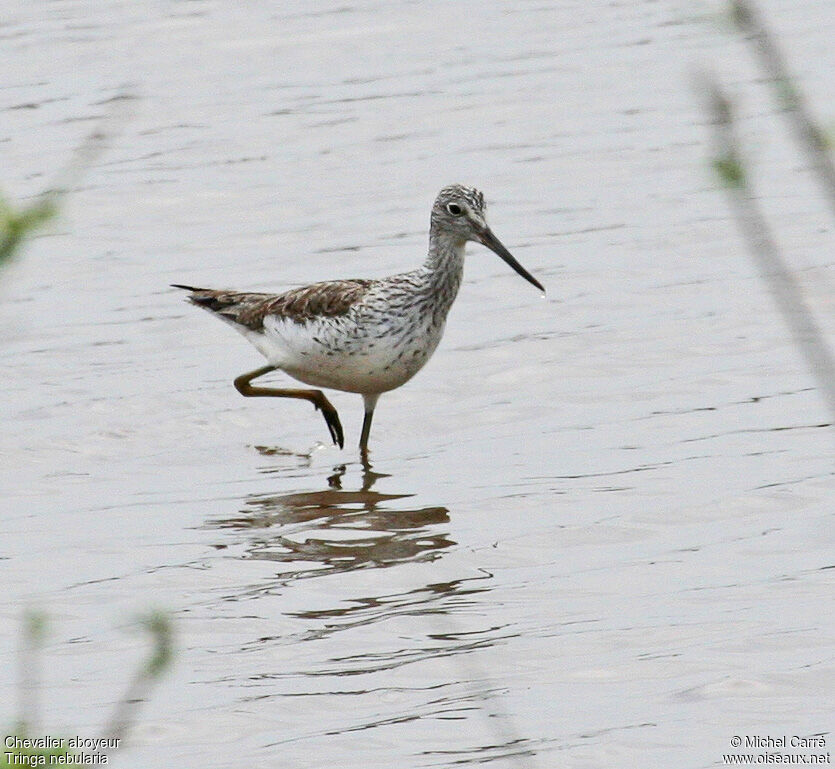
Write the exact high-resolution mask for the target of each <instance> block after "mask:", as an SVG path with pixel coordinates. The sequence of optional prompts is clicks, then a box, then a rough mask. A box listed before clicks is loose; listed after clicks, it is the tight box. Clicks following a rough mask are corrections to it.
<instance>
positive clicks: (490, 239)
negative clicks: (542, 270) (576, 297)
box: [478, 227, 545, 293]
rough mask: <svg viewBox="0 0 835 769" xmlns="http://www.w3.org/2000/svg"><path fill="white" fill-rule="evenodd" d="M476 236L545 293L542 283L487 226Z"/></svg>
mask: <svg viewBox="0 0 835 769" xmlns="http://www.w3.org/2000/svg"><path fill="white" fill-rule="evenodd" d="M478 238H479V240H480V241H481V243H482V244H483V245H485V246H487V248H489V249H490V250H491V251H492V252H493V253H494V254H497V255H498V256H500V257H501V258H502V259H504V260H505V261H506V262H507V263H508V264H509V265H510V266H511V267H512V268H513V269H514V270H516V272H517V273H518V274H519V275H521V276H522V277H523V278H524V279H525V280H526V281H528V283H532V284H533V285H534V286H536V287H537V288H538V289H539V290H540V291H542V293H545V289H544V288H543V287H542V284H541V283H540V282H539V281H538V280H537V279H536V278H535V277H534V276H533V275H531V274H530V273H529V272H528V271H527V270H526V269H525V268H524V267H523V266H522V265H521V264H519V262H517V261H516V260H515V259H514V258H513V254H511V253H510V251H508V250H507V249H506V248H505V247H504V246H503V245H502V242H501V241H500V240H499V239H498V238H497V237H496V236H495V235H494V234H493V231H492V230H491V229H490V228H489V227H485V228H484V229H483V230H482V231H481V232H480V233H479V235H478Z"/></svg>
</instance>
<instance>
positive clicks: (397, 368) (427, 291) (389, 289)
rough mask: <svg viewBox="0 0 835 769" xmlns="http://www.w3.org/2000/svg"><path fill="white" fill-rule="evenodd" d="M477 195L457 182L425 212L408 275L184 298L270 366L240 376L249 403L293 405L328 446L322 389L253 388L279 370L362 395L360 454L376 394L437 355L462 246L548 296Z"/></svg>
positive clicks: (195, 291)
mask: <svg viewBox="0 0 835 769" xmlns="http://www.w3.org/2000/svg"><path fill="white" fill-rule="evenodd" d="M485 210H486V206H485V204H484V195H482V193H481V192H479V191H478V190H475V189H472V188H471V187H463V186H461V185H458V184H454V185H451V186H449V187H444V189H442V190H441V191H440V193H439V194H438V197H437V198H436V200H435V203H434V205H433V206H432V216H431V224H430V228H429V253H428V254H427V257H426V261H425V262H424V263H423V265H421V266H420V267H418V268H417V269H416V270H412V271H411V272H403V273H400V274H398V275H391V276H390V277H388V278H380V279H379V280H363V279H358V280H331V281H326V282H324V283H314V284H313V285H310V286H304V287H302V288H296V289H292V290H290V291H287V292H285V293H283V294H257V293H242V292H237V291H223V290H220V291H218V290H214V289H208V288H194V287H193V286H184V285H180V284H174V287H175V288H182V289H185V290H186V291H190V292H191V295H190V296H189V300H190V301H191V302H192V303H193V304H195V305H197V306H198V307H202V308H204V309H206V310H209V311H210V312H212V313H214V314H215V315H217V316H218V317H219V318H220V319H221V320H224V321H226V322H227V323H229V324H230V325H231V326H232V327H233V328H235V329H236V330H237V331H239V332H240V333H242V334H243V335H244V336H245V337H246V338H247V339H248V340H249V341H250V342H251V343H252V344H253V345H254V346H255V348H256V349H257V350H258V351H259V352H260V353H261V354H262V355H263V356H264V357H265V358H266V359H267V360H268V361H269V364H268V365H266V366H262V367H261V368H258V369H256V370H255V371H250V372H249V373H247V374H241V376H239V377H238V378H237V379H235V387H236V388H237V389H238V392H239V393H241V395H246V396H248V397H258V396H269V397H274V398H300V399H302V400H307V401H310V402H311V403H312V404H313V406H314V407H315V408H317V409H319V410H320V411H321V412H322V414H323V416H324V417H325V422H326V423H327V425H328V430H329V431H330V434H331V438H332V439H333V442H334V443H336V444H338V445H339V447H340V448H342V447H343V445H344V437H343V432H342V425H341V423H340V421H339V415H338V414H337V412H336V409H335V408H334V407H333V406H332V405H331V402H330V401H329V400H328V399H327V398H326V397H325V394H324V393H323V392H322V391H321V390H319V389H315V390H307V389H280V388H274V387H259V386H256V385H253V384H252V380H253V379H256V378H257V377H260V376H262V375H263V374H266V373H268V372H270V371H275V370H280V371H283V372H285V373H286V374H289V375H290V376H291V377H293V378H294V379H297V380H299V381H300V382H303V383H304V384H307V385H311V386H312V387H316V388H319V387H326V388H331V389H334V390H342V391H344V392H351V393H358V394H359V395H362V397H363V401H364V405H365V417H364V419H363V423H362V433H361V436H360V444H359V445H360V449H361V451H362V453H363V455H365V454H366V453H367V450H368V436H369V434H370V432H371V420H372V418H373V416H374V407H375V406H376V405H377V399H378V398H379V397H380V395H381V394H382V393H385V392H388V391H389V390H394V389H395V388H397V387H400V386H401V385H402V384H405V383H406V382H408V381H409V380H410V379H411V378H412V377H413V376H414V375H415V374H416V373H417V372H418V371H420V369H421V368H423V366H424V365H425V363H426V361H428V360H429V358H430V357H431V356H432V353H433V352H435V348H436V347H437V346H438V343H439V342H440V341H441V336H442V335H443V333H444V324H445V323H446V317H447V313H448V312H449V309H450V307H451V306H452V303H453V301H454V300H455V296H456V294H457V293H458V289H459V287H460V285H461V277H462V274H463V271H464V247H465V245H466V243H467V241H471V240H472V241H475V242H476V243H481V244H482V245H484V246H487V248H489V249H490V250H491V251H493V252H494V253H496V254H498V256H500V257H501V258H502V259H504V261H505V262H507V263H508V264H509V265H510V266H511V267H512V268H513V269H514V270H516V272H517V273H519V275H521V276H522V277H523V278H525V280H527V281H528V282H529V283H532V284H533V285H534V286H536V287H537V288H538V289H539V290H540V291H543V292H544V291H545V289H544V288H543V287H542V286H541V285H540V283H539V281H537V280H536V278H534V277H533V276H532V275H531V274H530V273H529V272H528V271H527V270H525V268H524V267H522V265H521V264H519V262H517V261H516V259H514V258H513V256H512V255H511V253H510V252H509V251H508V250H507V249H506V248H505V247H504V246H503V245H502V244H501V242H500V241H499V239H498V238H497V237H496V236H495V235H494V234H493V232H492V231H491V230H490V228H489V227H488V226H487V222H486V220H485V218H484V214H485Z"/></svg>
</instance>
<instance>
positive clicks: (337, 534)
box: [210, 447, 455, 581]
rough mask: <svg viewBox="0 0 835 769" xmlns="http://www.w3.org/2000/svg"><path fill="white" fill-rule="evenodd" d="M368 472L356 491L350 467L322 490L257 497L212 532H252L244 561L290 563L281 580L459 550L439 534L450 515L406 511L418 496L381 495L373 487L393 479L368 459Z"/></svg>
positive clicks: (419, 509) (435, 511) (275, 452)
mask: <svg viewBox="0 0 835 769" xmlns="http://www.w3.org/2000/svg"><path fill="white" fill-rule="evenodd" d="M258 450H259V451H260V453H261V454H262V455H266V456H277V455H278V456H286V452H281V451H278V450H274V449H265V448H263V447H258ZM298 459H300V460H303V459H304V457H303V456H302V457H298ZM361 467H362V479H361V483H360V487H359V489H357V490H355V491H352V490H350V489H345V488H343V485H347V479H346V474H347V472H348V468H349V466H346V465H340V466H338V467H335V468H334V470H333V472H332V473H331V474H330V475H329V476H328V477H327V481H326V483H327V486H326V488H324V489H322V490H320V491H305V492H297V493H291V494H278V495H271V494H253V495H250V496H248V497H247V498H246V500H245V501H246V506H245V507H244V508H243V509H242V510H241V513H240V514H239V515H237V516H235V517H233V518H225V519H221V520H216V521H214V522H212V523H211V524H210V525H212V526H215V527H218V528H224V529H235V530H238V531H241V532H244V531H245V532H248V533H249V535H250V536H249V538H248V542H247V544H246V556H245V557H248V558H254V559H259V560H268V561H275V562H276V563H282V564H286V565H287V566H288V567H290V568H288V569H287V570H282V572H281V574H280V575H279V576H280V579H281V581H287V580H291V579H300V578H304V577H312V576H323V575H324V574H333V573H339V572H346V571H352V570H354V569H358V568H364V567H365V568H367V567H382V566H392V565H394V564H397V563H402V562H404V561H410V560H433V559H435V558H437V557H438V556H439V551H441V550H443V549H444V548H447V547H449V546H450V545H453V544H455V543H454V542H453V541H452V540H450V539H449V537H448V535H447V533H446V532H439V531H438V530H437V528H436V527H437V526H438V525H440V524H444V523H448V522H449V511H448V510H447V508H445V507H409V506H408V505H403V504H402V501H403V500H407V499H409V498H410V497H412V496H414V495H413V494H384V493H381V492H379V491H375V490H374V488H373V487H374V484H375V483H376V482H377V481H378V480H379V479H381V478H387V477H389V476H388V475H386V474H384V473H377V472H374V470H373V468H372V466H371V464H370V463H369V462H368V460H367V459H364V460H363V462H362V465H361ZM265 472H268V473H269V472H275V470H274V469H272V468H265ZM308 472H309V471H308Z"/></svg>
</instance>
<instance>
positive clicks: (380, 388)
mask: <svg viewBox="0 0 835 769" xmlns="http://www.w3.org/2000/svg"><path fill="white" fill-rule="evenodd" d="M442 334H443V326H441V327H439V328H438V327H428V326H423V327H417V328H416V327H415V326H412V327H411V328H410V329H402V328H387V327H384V326H375V327H371V328H358V327H357V326H355V325H353V324H349V323H345V322H341V321H340V320H338V319H326V320H325V321H322V322H318V321H311V322H309V323H306V324H304V325H301V324H297V323H294V322H293V321H288V320H282V319H280V318H276V317H271V318H267V320H266V322H265V324H264V332H263V333H257V332H248V333H247V334H246V336H247V338H248V339H249V340H250V342H252V344H253V345H255V347H256V348H257V349H258V350H259V351H260V352H261V354H262V355H264V357H266V358H267V360H269V361H270V363H272V364H273V365H274V366H276V367H277V368H279V369H281V370H282V371H284V372H286V373H287V374H289V375H290V376H292V377H293V378H294V379H298V380H299V381H300V382H304V383H305V384H308V385H312V386H314V387H327V388H331V389H334V390H344V391H346V392H354V393H362V394H371V393H382V392H386V391H387V390H393V389H395V388H396V387H400V385H402V384H404V383H405V382H408V381H409V380H410V379H411V378H412V377H413V376H414V375H415V374H416V373H417V372H418V371H420V369H422V368H423V366H424V365H425V364H426V362H427V361H428V360H429V358H430V357H431V356H432V353H434V352H435V349H436V348H437V346H438V343H439V342H440V341H441V336H442Z"/></svg>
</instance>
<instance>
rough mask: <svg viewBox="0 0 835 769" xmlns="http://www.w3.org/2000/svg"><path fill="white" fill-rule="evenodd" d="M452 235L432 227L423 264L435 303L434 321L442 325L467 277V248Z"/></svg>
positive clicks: (430, 295) (428, 290)
mask: <svg viewBox="0 0 835 769" xmlns="http://www.w3.org/2000/svg"><path fill="white" fill-rule="evenodd" d="M465 245H466V241H463V240H459V239H456V238H454V237H453V236H451V235H450V234H449V233H445V232H439V231H438V230H437V229H436V227H435V226H434V223H433V226H432V228H431V230H430V231H429V253H428V255H427V257H426V261H425V262H424V263H423V269H422V272H423V273H424V275H425V279H426V287H427V298H428V299H429V300H430V301H431V303H432V304H433V308H432V309H433V313H432V314H433V318H434V320H435V322H436V323H437V322H440V323H443V321H444V319H445V318H446V315H447V313H448V312H449V308H450V307H452V303H453V302H454V301H455V297H456V296H457V295H458V289H459V288H460V286H461V279H462V277H463V275H464V246H465Z"/></svg>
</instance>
